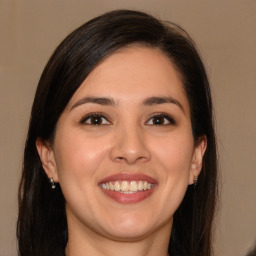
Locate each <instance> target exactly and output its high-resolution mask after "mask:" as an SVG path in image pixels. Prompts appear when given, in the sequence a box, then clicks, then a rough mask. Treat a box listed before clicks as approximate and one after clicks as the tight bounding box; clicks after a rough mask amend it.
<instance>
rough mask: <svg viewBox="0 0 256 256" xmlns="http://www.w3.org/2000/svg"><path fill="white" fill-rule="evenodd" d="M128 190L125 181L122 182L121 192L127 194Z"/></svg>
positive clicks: (127, 184) (128, 186)
mask: <svg viewBox="0 0 256 256" xmlns="http://www.w3.org/2000/svg"><path fill="white" fill-rule="evenodd" d="M129 188H130V185H129V183H128V182H127V181H122V183H121V191H123V192H127V191H128V190H129Z"/></svg>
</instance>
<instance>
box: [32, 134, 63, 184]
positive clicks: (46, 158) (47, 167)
mask: <svg viewBox="0 0 256 256" xmlns="http://www.w3.org/2000/svg"><path fill="white" fill-rule="evenodd" d="M36 148H37V152H38V154H39V156H40V159H41V162H42V166H43V168H44V171H45V173H46V175H47V176H48V178H49V179H50V178H53V180H54V182H58V181H59V179H58V173H57V166H56V162H55V157H54V152H53V150H52V147H51V145H50V143H49V142H48V141H45V140H43V139H42V138H37V140H36Z"/></svg>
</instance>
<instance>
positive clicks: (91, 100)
mask: <svg viewBox="0 0 256 256" xmlns="http://www.w3.org/2000/svg"><path fill="white" fill-rule="evenodd" d="M86 103H94V104H99V105H103V106H114V105H116V103H115V101H114V100H113V99H110V98H97V97H85V98H82V99H81V100H78V101H77V102H76V103H75V104H74V105H73V106H72V107H71V109H70V110H72V109H74V108H76V107H78V106H80V105H83V104H86Z"/></svg>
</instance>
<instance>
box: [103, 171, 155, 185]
mask: <svg viewBox="0 0 256 256" xmlns="http://www.w3.org/2000/svg"><path fill="white" fill-rule="evenodd" d="M124 180H125V181H140V180H141V181H147V182H148V183H151V184H156V183H157V181H156V180H155V179H154V178H152V177H150V176H148V175H145V174H142V173H134V174H130V173H116V174H112V175H110V176H107V177H105V178H103V179H101V180H100V181H99V184H102V183H107V182H110V181H124Z"/></svg>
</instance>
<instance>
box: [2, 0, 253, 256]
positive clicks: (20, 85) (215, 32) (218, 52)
mask: <svg viewBox="0 0 256 256" xmlns="http://www.w3.org/2000/svg"><path fill="white" fill-rule="evenodd" d="M118 8H130V9H139V10H144V11H147V12H149V13H151V14H153V15H156V16H157V17H159V18H161V19H165V20H170V21H174V22H176V23H178V24H180V25H181V26H183V27H184V28H185V29H186V30H187V31H188V32H189V33H190V34H191V36H192V37H193V38H194V40H195V41H196V43H197V44H198V46H199V48H200V51H201V53H202V56H203V59H204V61H205V64H206V68H207V70H208V73H209V77H210V81H211V86H212V91H213V99H214V104H215V113H216V122H217V134H218V146H219V155H220V166H221V168H220V171H221V176H222V181H221V183H222V190H221V200H220V201H221V205H220V213H219V217H218V219H217V227H216V233H215V236H216V241H215V251H216V253H215V255H216V256H242V255H245V253H246V252H247V251H248V250H249V249H250V248H251V247H252V245H253V244H254V242H255V240H256V203H255V201H256V200H255V195H256V186H255V181H256V168H255V166H256V135H255V133H256V114H255V112H256V100H255V96H256V84H255V83H256V1H255V0H243V1H241V0H240V1H232V0H230V1H227V0H226V1H223V0H222V1H221V0H219V1H214V0H208V1H207V0H204V1H199V0H193V1H192V0H191V1H189V0H187V1H185V0H176V1H175V0H159V1H157V0H130V1H123V0H83V1H82V0H73V1H71V0H69V1H68V0H41V1H39V0H37V1H36V0H30V1H28V0H20V1H19V0H0V118H1V119H0V131H1V132H0V145H1V148H0V202H1V204H0V205H1V206H0V209H1V210H0V256H13V255H17V253H16V238H15V225H16V217H17V187H18V180H19V178H20V171H21V166H22V151H23V146H24V142H25V134H26V130H27V127H28V120H29V114H30V108H31V105H32V100H33V95H34V92H35V89H36V86H37V82H38V80H39V77H40V74H41V72H42V70H43V67H44V65H45V64H46V62H47V60H48V58H49V56H50V54H51V53H52V51H53V50H54V48H55V47H56V46H57V44H58V43H59V42H60V41H61V40H62V39H63V38H64V36H66V35H67V34H68V33H69V32H71V31H72V30H73V29H75V28H76V27H77V26H79V25H81V24H82V23H84V22H85V21H87V20H89V19H90V18H92V17H94V16H96V15H98V14H101V13H103V12H105V11H109V10H112V9H118Z"/></svg>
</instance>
